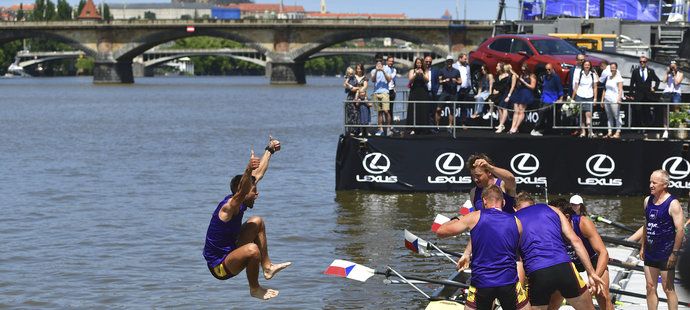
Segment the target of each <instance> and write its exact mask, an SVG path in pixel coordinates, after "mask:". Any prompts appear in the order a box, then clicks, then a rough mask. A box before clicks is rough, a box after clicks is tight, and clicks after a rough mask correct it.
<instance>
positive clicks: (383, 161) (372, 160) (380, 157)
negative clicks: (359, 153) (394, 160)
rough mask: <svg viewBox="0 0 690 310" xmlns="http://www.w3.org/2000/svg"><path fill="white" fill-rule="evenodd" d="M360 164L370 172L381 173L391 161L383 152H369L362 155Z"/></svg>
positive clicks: (387, 167) (388, 166)
mask: <svg viewBox="0 0 690 310" xmlns="http://www.w3.org/2000/svg"><path fill="white" fill-rule="evenodd" d="M362 166H364V170H366V171H367V172H369V173H371V174H381V173H384V172H386V171H388V169H390V167H391V161H390V159H388V156H386V155H385V154H383V153H378V152H376V153H369V154H367V155H366V156H364V159H363V160H362Z"/></svg>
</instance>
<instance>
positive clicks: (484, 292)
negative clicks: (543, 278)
mask: <svg viewBox="0 0 690 310" xmlns="http://www.w3.org/2000/svg"><path fill="white" fill-rule="evenodd" d="M497 299H498V301H499V302H500V303H501V305H506V307H507V308H516V309H520V308H522V307H524V306H525V305H527V302H528V301H529V299H528V296H527V292H526V291H525V290H524V289H523V288H522V283H520V282H517V283H515V284H509V285H505V286H499V287H487V288H479V289H478V288H476V287H474V286H470V289H469V290H468V293H467V303H466V304H465V305H466V307H467V308H469V309H491V308H492V307H493V304H494V302H495V301H496V300H497ZM508 305H510V306H508Z"/></svg>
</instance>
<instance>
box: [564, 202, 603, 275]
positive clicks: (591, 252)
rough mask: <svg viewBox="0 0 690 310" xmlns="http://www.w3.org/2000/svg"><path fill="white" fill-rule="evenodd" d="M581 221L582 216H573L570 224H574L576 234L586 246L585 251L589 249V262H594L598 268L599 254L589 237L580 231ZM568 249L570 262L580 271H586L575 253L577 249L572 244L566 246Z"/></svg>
mask: <svg viewBox="0 0 690 310" xmlns="http://www.w3.org/2000/svg"><path fill="white" fill-rule="evenodd" d="M581 219H582V216H581V215H577V214H573V215H571V216H570V222H571V223H573V230H574V231H575V234H576V235H577V236H578V237H580V240H582V244H583V245H584V246H585V249H587V254H588V255H589V260H590V261H591V262H592V265H593V266H596V263H597V260H596V258H597V252H596V251H594V248H593V247H592V244H591V243H589V239H587V237H585V236H584V235H583V234H582V230H580V220H581ZM566 247H567V249H568V256H570V260H571V261H572V262H573V263H574V264H575V267H577V270H578V271H580V272H583V271H584V270H585V267H584V265H583V264H582V262H581V261H580V258H579V257H577V253H575V248H574V247H573V246H572V245H571V244H568V245H566Z"/></svg>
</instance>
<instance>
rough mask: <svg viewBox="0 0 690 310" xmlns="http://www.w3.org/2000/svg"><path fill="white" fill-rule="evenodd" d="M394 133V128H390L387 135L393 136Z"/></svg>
mask: <svg viewBox="0 0 690 310" xmlns="http://www.w3.org/2000/svg"><path fill="white" fill-rule="evenodd" d="M393 133H394V132H393V130H392V129H391V130H388V133H387V134H386V136H389V137H390V136H392V135H393Z"/></svg>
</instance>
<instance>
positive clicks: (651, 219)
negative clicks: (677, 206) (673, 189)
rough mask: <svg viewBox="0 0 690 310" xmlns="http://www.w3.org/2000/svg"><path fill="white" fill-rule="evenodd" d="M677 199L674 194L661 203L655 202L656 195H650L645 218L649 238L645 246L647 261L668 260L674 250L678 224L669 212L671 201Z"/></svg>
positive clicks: (645, 258)
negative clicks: (676, 224)
mask: <svg viewBox="0 0 690 310" xmlns="http://www.w3.org/2000/svg"><path fill="white" fill-rule="evenodd" d="M674 199H676V197H674V196H673V195H668V198H666V200H664V202H662V203H661V204H659V205H655V204H654V200H655V198H654V196H649V200H648V201H647V208H645V218H646V219H647V226H646V227H645V229H646V232H647V238H646V240H645V247H644V249H645V250H644V260H645V261H648V260H649V261H657V262H658V261H666V260H668V258H669V256H671V252H672V251H673V243H674V242H675V238H676V226H675V225H673V218H672V217H671V214H670V213H669V208H670V207H671V201H673V200H674Z"/></svg>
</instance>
